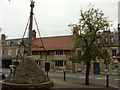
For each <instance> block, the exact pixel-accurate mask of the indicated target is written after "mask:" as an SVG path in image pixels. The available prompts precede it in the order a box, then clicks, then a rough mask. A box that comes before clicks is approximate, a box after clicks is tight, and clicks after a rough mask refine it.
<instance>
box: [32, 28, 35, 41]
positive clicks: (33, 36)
mask: <svg viewBox="0 0 120 90" xmlns="http://www.w3.org/2000/svg"><path fill="white" fill-rule="evenodd" d="M35 38H36V31H35V30H32V40H34V39H35Z"/></svg>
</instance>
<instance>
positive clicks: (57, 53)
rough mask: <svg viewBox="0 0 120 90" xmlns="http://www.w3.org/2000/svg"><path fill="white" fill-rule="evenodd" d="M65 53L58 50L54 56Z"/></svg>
mask: <svg viewBox="0 0 120 90" xmlns="http://www.w3.org/2000/svg"><path fill="white" fill-rule="evenodd" d="M65 54H66V53H65V51H62V50H59V51H56V52H55V55H65Z"/></svg>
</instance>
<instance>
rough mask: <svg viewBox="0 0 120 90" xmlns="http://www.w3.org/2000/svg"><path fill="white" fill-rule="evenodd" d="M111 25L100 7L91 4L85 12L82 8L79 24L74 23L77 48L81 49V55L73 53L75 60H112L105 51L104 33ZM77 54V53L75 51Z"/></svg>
mask: <svg viewBox="0 0 120 90" xmlns="http://www.w3.org/2000/svg"><path fill="white" fill-rule="evenodd" d="M110 26H111V24H110V21H109V19H108V18H107V17H104V13H103V12H102V11H100V10H99V9H95V8H93V6H89V9H88V10H87V11H85V12H83V11H82V10H81V12H80V19H79V25H77V24H76V25H74V27H73V29H72V31H73V34H74V41H75V48H80V49H81V52H82V53H81V55H80V56H79V57H78V56H76V55H73V57H72V59H71V60H73V62H79V61H84V62H85V63H87V62H91V61H96V60H101V59H103V60H105V61H106V62H109V61H107V60H110V55H109V53H108V52H105V50H106V49H105V48H104V46H105V45H104V43H103V42H102V40H103V39H102V38H103V37H102V35H103V34H100V33H102V32H104V31H107V30H109V27H110ZM74 54H76V53H74Z"/></svg>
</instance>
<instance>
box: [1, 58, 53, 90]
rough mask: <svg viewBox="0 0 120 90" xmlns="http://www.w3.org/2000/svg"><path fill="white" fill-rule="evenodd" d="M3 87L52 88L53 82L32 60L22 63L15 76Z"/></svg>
mask: <svg viewBox="0 0 120 90" xmlns="http://www.w3.org/2000/svg"><path fill="white" fill-rule="evenodd" d="M2 85H3V87H9V88H10V87H12V88H13V87H15V88H50V87H52V86H53V82H52V81H51V80H50V79H49V78H48V77H47V75H46V74H45V72H43V71H42V70H41V69H40V67H39V66H38V65H37V64H36V63H35V62H34V61H33V60H31V58H27V59H25V60H23V61H22V62H20V64H19V65H18V66H17V67H16V69H15V71H14V72H13V74H11V75H9V76H8V77H7V78H6V79H5V80H4V81H3V82H2Z"/></svg>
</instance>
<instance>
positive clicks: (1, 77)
mask: <svg viewBox="0 0 120 90" xmlns="http://www.w3.org/2000/svg"><path fill="white" fill-rule="evenodd" d="M5 78H6V76H5V74H4V73H2V72H0V80H3V79H5Z"/></svg>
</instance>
